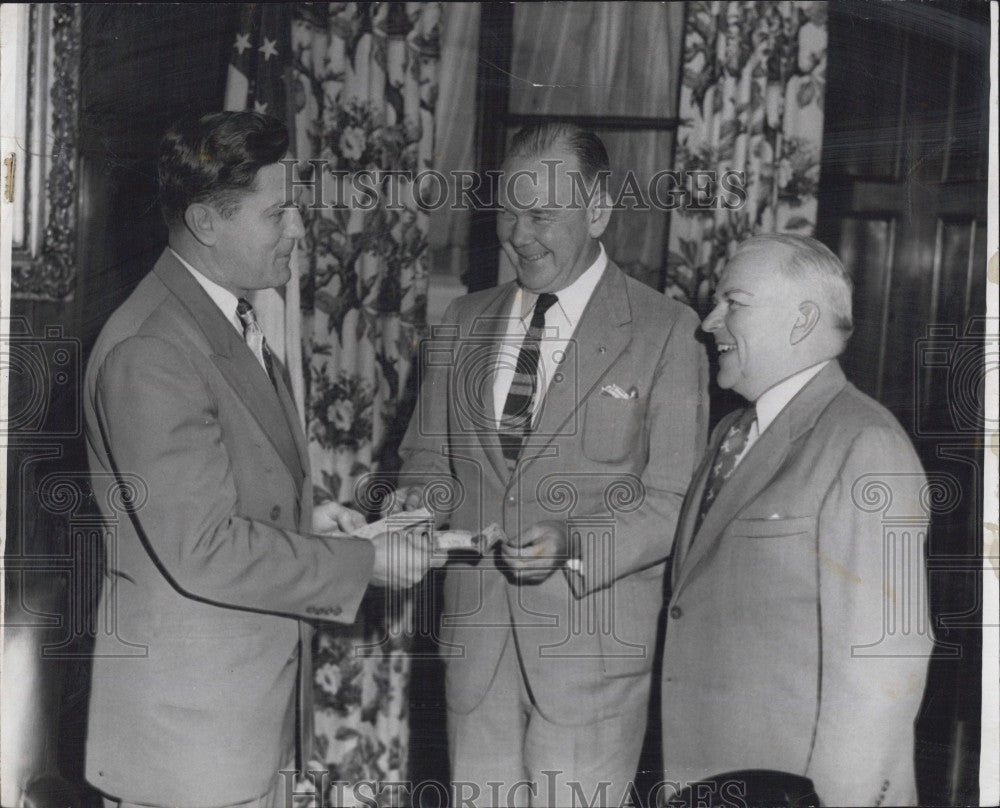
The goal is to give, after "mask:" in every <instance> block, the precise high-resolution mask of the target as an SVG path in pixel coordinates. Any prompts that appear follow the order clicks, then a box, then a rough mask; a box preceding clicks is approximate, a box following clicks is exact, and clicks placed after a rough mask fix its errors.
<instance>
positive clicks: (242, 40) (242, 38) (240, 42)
mask: <svg viewBox="0 0 1000 808" xmlns="http://www.w3.org/2000/svg"><path fill="white" fill-rule="evenodd" d="M233 47H234V48H236V50H237V51H238V52H239V54H240V56H242V55H243V51H245V50H246V49H247V48H249V47H250V34H237V35H236V44H235V45H233Z"/></svg>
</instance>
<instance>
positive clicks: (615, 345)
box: [521, 261, 632, 464]
mask: <svg viewBox="0 0 1000 808" xmlns="http://www.w3.org/2000/svg"><path fill="white" fill-rule="evenodd" d="M631 341H632V308H631V306H630V305H629V299H628V290H627V288H626V285H625V276H624V274H623V273H622V271H621V270H620V269H618V267H617V266H615V264H614V263H612V262H610V261H609V262H608V266H607V268H606V269H605V271H604V274H603V275H602V276H601V280H600V281H599V282H598V284H597V286H596V287H595V288H594V292H593V294H592V295H591V297H590V301H589V302H588V303H587V307H586V308H585V309H584V312H583V315H582V316H581V317H580V322H578V323H577V325H576V328H575V329H574V331H573V338H572V339H571V340H570V343H569V345H568V346H567V349H566V358H565V359H564V360H563V362H562V364H561V365H560V368H561V370H560V371H559V373H561V375H562V381H560V382H558V383H557V382H556V380H555V379H552V380H551V381H550V383H549V387H548V390H547V391H545V398H544V399H543V400H542V407H541V411H540V412H539V414H538V418H537V421H536V423H535V425H534V428H533V429H532V433H531V436H530V437H529V440H528V443H527V444H526V445H525V448H524V452H523V456H522V459H521V463H522V464H523V463H528V462H531V461H532V460H534V459H536V458H538V457H539V456H541V455H543V453H545V448H546V447H547V446H548V445H549V444H550V443H551V442H552V441H553V439H554V438H555V437H556V436H557V435H559V434H561V433H562V431H563V430H564V429H565V428H566V425H567V423H568V422H569V421H570V419H571V418H572V417H573V415H574V413H576V412H577V411H578V410H579V409H580V408H581V407H582V406H583V403H584V402H585V401H586V400H587V397H588V396H589V395H590V393H591V391H592V390H593V389H594V387H595V386H596V385H597V384H598V383H599V382H600V381H601V379H602V378H603V377H604V375H605V374H606V373H607V372H608V370H609V369H610V368H611V366H612V365H614V363H615V362H616V361H617V360H618V357H619V356H621V354H622V352H623V351H624V350H625V349H626V348H627V347H628V346H629V344H630V343H631Z"/></svg>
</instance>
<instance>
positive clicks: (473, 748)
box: [448, 636, 649, 808]
mask: <svg viewBox="0 0 1000 808" xmlns="http://www.w3.org/2000/svg"><path fill="white" fill-rule="evenodd" d="M648 700H649V680H648V679H647V680H646V682H645V685H644V686H643V685H637V686H636V687H635V688H634V690H633V691H632V692H631V693H630V695H629V697H628V699H627V703H625V704H622V705H621V708H622V709H621V712H620V713H618V714H617V715H614V716H612V717H610V718H606V719H604V720H601V721H596V722H594V723H590V724H582V725H579V726H566V725H563V724H555V723H552V722H551V721H549V720H547V719H546V718H545V717H544V716H543V715H542V714H541V713H540V712H539V711H538V708H537V707H536V706H535V705H534V703H533V702H532V699H531V694H530V692H529V690H528V686H527V684H526V681H525V678H524V674H523V668H522V665H521V663H520V659H519V657H518V653H517V647H516V642H515V641H514V638H513V636H511V637H509V638H508V640H507V646H506V648H505V649H504V651H503V654H502V655H501V659H500V663H499V665H498V668H497V672H496V675H495V676H494V678H493V682H492V683H491V685H490V687H489V690H488V691H487V693H486V696H485V697H484V698H483V701H482V702H481V703H480V704H479V705H478V706H477V707H476V708H475V709H473V710H472V712H469V713H464V714H463V713H457V712H455V711H452V710H449V711H448V743H449V757H450V760H451V772H452V774H451V778H452V803H451V804H452V806H453V808H500V807H501V806H504V807H506V806H516V808H528V806H531V808H535V807H536V806H558V808H564V807H566V808H568V807H569V806H589V805H593V806H605V805H619V804H621V802H622V796H623V795H624V794H626V793H628V789H629V787H630V784H631V783H632V781H633V780H634V778H635V773H636V767H637V765H638V763H639V755H640V753H641V751H642V742H643V737H644V735H645V730H646V715H647V707H648Z"/></svg>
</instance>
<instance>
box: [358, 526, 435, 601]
mask: <svg viewBox="0 0 1000 808" xmlns="http://www.w3.org/2000/svg"><path fill="white" fill-rule="evenodd" d="M372 544H373V545H374V546H375V565H374V567H373V568H372V577H371V582H372V584H374V585H375V586H382V587H391V588H392V589H408V588H409V587H411V586H413V585H414V584H416V583H418V582H419V581H420V579H421V578H423V577H424V575H426V574H427V570H428V569H430V568H431V567H440V566H443V565H444V562H445V560H446V558H445V554H444V553H437V554H435V553H434V552H433V549H434V548H433V544H432V540H431V536H430V533H429V531H428V528H427V527H426V526H424V525H421V526H419V527H416V528H410V529H408V530H390V531H388V532H387V533H382V534H380V535H378V536H376V537H375V538H374V539H372Z"/></svg>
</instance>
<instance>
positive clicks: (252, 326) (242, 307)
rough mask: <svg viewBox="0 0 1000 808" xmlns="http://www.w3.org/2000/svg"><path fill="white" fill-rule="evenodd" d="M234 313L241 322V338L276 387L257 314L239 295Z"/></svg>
mask: <svg viewBox="0 0 1000 808" xmlns="http://www.w3.org/2000/svg"><path fill="white" fill-rule="evenodd" d="M236 314H237V316H238V317H239V318H240V322H241V323H243V340H244V341H245V342H246V344H247V347H248V348H249V349H250V350H251V351H253V355H254V356H256V357H257V361H258V362H260V365H261V367H262V368H264V370H266V371H267V378H269V379H270V380H271V384H273V385H274V386H275V387H277V383H276V382H275V376H274V361H273V360H272V359H271V350H270V349H269V348H268V347H267V340H266V339H264V332H263V331H262V330H261V327H260V325H259V324H258V323H257V315H256V314H254V313H253V306H251V305H250V302H249V301H248V300H247V299H246V298H243V297H241V298H240V299H239V301H238V302H237V304H236Z"/></svg>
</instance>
